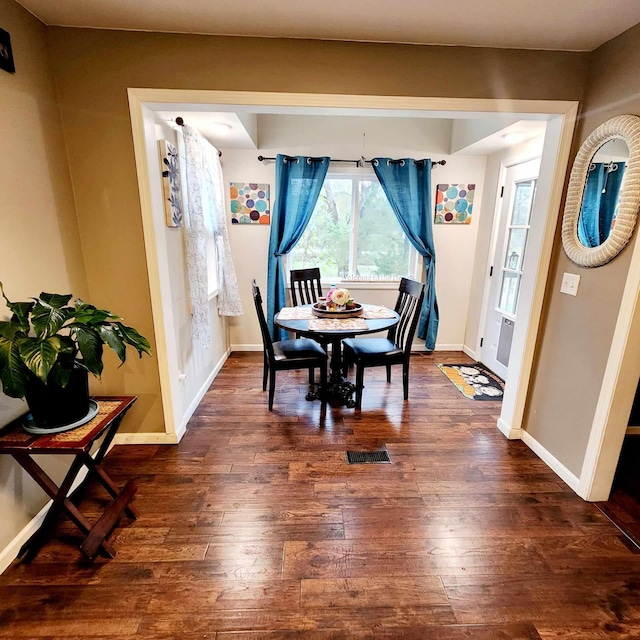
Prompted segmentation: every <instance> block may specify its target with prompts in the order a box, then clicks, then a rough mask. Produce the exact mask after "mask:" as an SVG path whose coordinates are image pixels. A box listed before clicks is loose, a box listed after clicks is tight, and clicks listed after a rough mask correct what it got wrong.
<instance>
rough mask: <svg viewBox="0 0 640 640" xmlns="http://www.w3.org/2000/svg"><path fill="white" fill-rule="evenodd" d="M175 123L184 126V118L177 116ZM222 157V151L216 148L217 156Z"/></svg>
mask: <svg viewBox="0 0 640 640" xmlns="http://www.w3.org/2000/svg"><path fill="white" fill-rule="evenodd" d="M176 124H177V125H178V126H180V127H184V125H185V122H184V118H182V117H181V116H178V117H177V118H176ZM221 157H222V151H220V150H218V158H221Z"/></svg>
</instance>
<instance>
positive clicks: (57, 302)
mask: <svg viewBox="0 0 640 640" xmlns="http://www.w3.org/2000/svg"><path fill="white" fill-rule="evenodd" d="M72 297H73V294H71V293H69V294H65V295H60V294H59V293H45V292H44V291H43V292H42V293H41V294H40V302H42V303H43V304H46V305H49V306H50V307H56V308H57V309H61V308H62V307H64V306H65V305H66V304H67V303H68V302H69V300H71V298H72Z"/></svg>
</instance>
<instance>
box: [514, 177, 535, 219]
mask: <svg viewBox="0 0 640 640" xmlns="http://www.w3.org/2000/svg"><path fill="white" fill-rule="evenodd" d="M535 185H536V181H535V180H529V181H528V182H518V183H516V194H515V199H514V203H513V217H512V218H511V224H512V226H514V227H515V226H519V225H523V226H524V225H528V224H529V218H530V217H531V205H532V203H533V192H534V190H535Z"/></svg>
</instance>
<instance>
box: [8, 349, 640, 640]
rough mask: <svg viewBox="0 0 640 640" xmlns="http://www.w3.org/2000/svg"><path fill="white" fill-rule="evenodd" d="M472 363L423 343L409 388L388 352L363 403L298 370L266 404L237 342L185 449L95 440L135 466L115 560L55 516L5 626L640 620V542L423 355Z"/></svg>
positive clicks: (367, 634) (619, 624) (393, 632)
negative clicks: (382, 457) (322, 396)
mask: <svg viewBox="0 0 640 640" xmlns="http://www.w3.org/2000/svg"><path fill="white" fill-rule="evenodd" d="M466 359H467V358H466V356H462V355H461V354H460V353H442V352H439V353H436V354H435V355H433V356H428V355H415V356H414V357H413V358H412V364H411V389H410V400H409V402H406V403H405V402H403V401H402V383H401V372H400V370H399V369H398V370H397V371H394V382H392V384H391V385H387V384H386V382H385V379H384V376H385V372H384V368H381V369H379V370H370V371H369V370H368V371H367V374H366V380H365V384H366V389H365V392H364V403H363V410H362V413H361V414H357V413H355V412H354V410H353V409H343V408H331V407H330V408H329V409H328V410H327V411H326V415H325V416H324V417H323V416H322V415H321V411H320V404H319V403H318V402H312V403H309V402H306V401H305V400H304V395H305V392H306V384H305V382H306V377H307V372H306V371H300V372H282V373H279V374H278V379H279V384H278V389H277V391H276V400H275V407H274V409H275V410H274V413H269V412H268V411H267V398H266V394H265V393H263V392H262V390H261V382H262V374H261V364H262V356H261V354H257V353H254V354H245V353H239V354H232V356H231V358H230V359H229V361H228V362H227V363H226V364H225V366H224V368H223V369H222V371H221V372H220V374H219V376H218V377H217V379H216V380H215V382H214V384H213V386H212V387H211V389H210V390H209V392H208V393H207V395H206V397H205V399H204V401H203V402H202V404H201V406H200V408H199V409H198V411H197V413H196V415H195V416H194V417H193V419H192V420H191V422H190V425H189V431H188V433H187V434H186V436H185V437H184V439H183V441H182V442H181V444H180V445H179V446H135V447H131V446H130V447H116V448H115V449H114V450H113V451H112V452H111V453H110V454H109V456H108V457H107V460H106V463H105V464H106V467H107V470H108V472H109V474H110V475H111V476H112V477H113V478H114V479H115V480H117V481H118V482H120V483H122V482H124V481H125V480H126V479H128V478H130V477H135V478H136V479H137V482H138V484H139V491H138V494H137V497H136V500H135V503H134V504H135V505H136V506H137V508H138V510H139V512H140V514H141V516H140V518H139V519H138V520H137V521H136V522H135V523H129V524H127V522H126V521H125V522H123V523H122V524H123V526H122V527H121V528H119V529H117V530H116V532H115V533H114V535H113V536H112V541H113V542H114V544H115V545H116V548H117V549H118V555H117V556H116V558H115V559H113V560H107V559H103V558H98V560H97V561H96V562H95V563H94V564H88V563H86V562H85V561H83V559H82V556H81V553H80V551H79V550H78V549H77V548H76V547H75V546H74V545H75V544H77V542H78V537H77V530H76V529H75V528H74V526H73V525H71V524H70V523H68V522H67V523H65V522H63V523H62V524H61V525H60V527H59V528H58V531H57V533H56V536H55V537H54V539H53V540H52V541H51V542H49V543H48V544H47V545H46V546H45V547H44V548H43V549H42V551H41V552H40V555H39V556H38V557H37V558H36V560H35V561H34V562H33V563H32V564H31V565H22V564H20V563H18V562H15V563H14V564H13V565H12V566H11V567H10V568H9V569H8V570H7V571H6V572H5V573H4V574H3V575H2V576H0V637H3V638H33V639H35V638H39V639H40V640H43V639H44V638H47V639H50V640H53V639H55V640H58V639H60V640H61V639H62V638H65V639H66V640H70V639H75V640H78V639H86V638H94V639H101V640H107V639H109V640H114V639H116V638H117V639H119V640H133V639H134V638H145V639H147V640H161V639H168V638H176V639H178V638H179V639H181V640H196V638H198V639H201V640H202V639H208V640H211V639H215V640H293V639H294V638H296V639H306V640H330V639H339V638H354V639H355V640H365V639H366V640H381V639H391V638H393V639H395V638H404V639H413V640H423V639H433V640H460V639H462V638H466V639H477V640H497V639H504V640H533V639H540V638H542V639H543V640H552V639H562V640H583V639H587V638H589V639H591V638H598V639H602V638H616V639H618V640H620V639H622V640H625V639H630V638H640V554H637V553H634V552H633V551H632V550H631V549H630V548H629V547H627V546H626V545H625V543H624V540H623V537H622V536H621V534H620V532H619V531H618V530H617V529H616V528H615V527H614V526H613V524H611V522H609V520H607V518H605V516H604V515H603V514H602V513H601V512H600V511H599V510H598V509H597V508H596V506H594V505H592V504H588V503H585V502H583V501H582V500H581V499H579V498H578V497H577V496H576V495H575V494H574V493H573V492H572V491H571V490H570V489H569V488H568V487H566V486H565V485H564V484H563V482H562V481H561V480H560V479H559V478H558V477H557V476H556V475H555V474H554V473H553V472H551V471H550V470H549V469H548V468H547V467H546V466H545V464H544V463H543V462H541V461H540V460H539V459H538V458H537V457H536V456H535V455H534V454H533V453H532V452H531V451H530V450H529V449H528V448H527V447H526V446H525V445H524V444H522V442H520V441H511V442H510V441H508V440H506V439H505V438H504V437H503V436H502V435H501V434H500V432H499V431H498V430H497V429H496V426H495V424H496V418H497V415H498V411H499V403H497V402H491V401H489V402H474V401H473V400H467V399H466V398H465V397H464V396H463V395H462V394H461V393H459V392H458V390H457V389H456V388H455V387H454V386H453V385H452V384H451V383H450V382H449V381H448V380H447V378H446V377H445V376H444V375H443V374H442V373H440V371H439V370H438V369H437V368H436V367H435V365H434V363H435V362H447V361H449V362H455V361H461V360H466ZM383 446H386V447H387V448H388V450H389V452H390V454H391V460H392V464H380V465H353V466H348V465H347V464H346V463H345V450H347V449H357V450H359V449H375V448H379V447H383ZM103 500H104V497H103V494H102V493H101V491H100V490H98V489H96V488H92V489H91V490H90V491H89V493H88V495H87V498H86V500H85V502H84V503H83V510H84V511H85V512H87V513H88V514H89V515H91V514H97V513H99V512H100V511H101V507H102V505H103Z"/></svg>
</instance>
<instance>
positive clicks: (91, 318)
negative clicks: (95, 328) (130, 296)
mask: <svg viewBox="0 0 640 640" xmlns="http://www.w3.org/2000/svg"><path fill="white" fill-rule="evenodd" d="M72 315H73V317H74V318H75V321H76V322H79V323H82V324H90V325H96V324H101V323H103V322H111V321H115V320H120V316H117V315H114V314H113V313H111V312H110V311H107V310H106V309H98V308H96V307H94V306H93V305H92V304H87V303H86V302H83V301H82V300H80V298H78V299H77V300H76V303H75V311H74V312H73V314H72Z"/></svg>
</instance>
